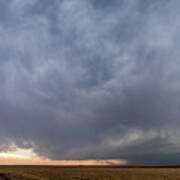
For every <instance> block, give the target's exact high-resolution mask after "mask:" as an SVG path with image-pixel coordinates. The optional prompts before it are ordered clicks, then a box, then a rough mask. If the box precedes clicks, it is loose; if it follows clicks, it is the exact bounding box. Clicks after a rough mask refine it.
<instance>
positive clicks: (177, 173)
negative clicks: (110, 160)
mask: <svg viewBox="0 0 180 180" xmlns="http://www.w3.org/2000/svg"><path fill="white" fill-rule="evenodd" d="M1 174H2V175H5V176H6V177H8V178H9V179H10V180H180V169H179V168H110V167H109V168H104V167H98V168H97V167H96V168H93V167H39V166H37V167H36V166H20V167H18V166H16V167H0V175H1Z"/></svg>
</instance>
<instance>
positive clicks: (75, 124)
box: [0, 0, 180, 164]
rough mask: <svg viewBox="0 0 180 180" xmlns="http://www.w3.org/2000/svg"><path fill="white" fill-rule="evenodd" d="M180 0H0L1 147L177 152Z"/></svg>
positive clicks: (178, 155)
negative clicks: (14, 145) (12, 145)
mask: <svg viewBox="0 0 180 180" xmlns="http://www.w3.org/2000/svg"><path fill="white" fill-rule="evenodd" d="M179 9H180V1H179V0H52V1H49V0H0V151H7V150H9V149H10V148H11V144H16V146H17V147H19V148H32V149H33V150H34V151H35V152H36V153H37V154H39V155H40V156H44V157H48V158H51V159H54V160H68V159H70V160H71V159H75V160H78V159H108V158H114V159H126V160H129V161H131V162H134V163H165V162H166V163H167V164H169V163H176V162H178V161H180V141H179V137H180V132H179V128H180V119H179V118H180V23H179V22H180V11H179Z"/></svg>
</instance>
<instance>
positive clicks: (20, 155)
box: [0, 148, 128, 166]
mask: <svg viewBox="0 0 180 180" xmlns="http://www.w3.org/2000/svg"><path fill="white" fill-rule="evenodd" d="M127 163H128V162H127V161H126V160H120V159H108V160H80V161H79V160H77V161H76V160H68V161H66V160H61V161H57V160H50V159H48V158H43V157H39V156H37V155H36V153H34V152H33V150H31V149H19V148H17V149H16V150H15V151H10V152H0V164H1V165H67V166H68V165H69V166H70V165H74V166H75V165H125V164H127Z"/></svg>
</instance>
